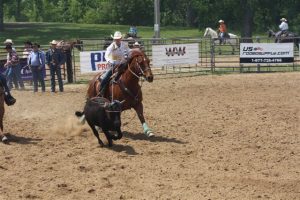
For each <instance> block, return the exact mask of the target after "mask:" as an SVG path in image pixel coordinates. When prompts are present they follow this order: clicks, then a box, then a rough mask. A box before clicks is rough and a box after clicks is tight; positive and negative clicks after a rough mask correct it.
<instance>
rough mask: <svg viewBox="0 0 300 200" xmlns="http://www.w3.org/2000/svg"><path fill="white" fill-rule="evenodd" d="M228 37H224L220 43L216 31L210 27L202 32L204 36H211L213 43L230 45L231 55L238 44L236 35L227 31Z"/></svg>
mask: <svg viewBox="0 0 300 200" xmlns="http://www.w3.org/2000/svg"><path fill="white" fill-rule="evenodd" d="M228 35H229V38H224V42H222V43H221V40H220V37H219V35H218V33H217V32H216V31H215V30H213V29H212V28H209V27H208V28H206V29H205V32H204V37H211V38H212V40H213V41H214V44H215V45H216V44H219V45H221V44H229V45H230V46H231V47H232V55H233V54H234V51H235V48H236V47H237V45H238V36H237V35H235V34H232V33H228ZM219 54H221V48H220V46H219Z"/></svg>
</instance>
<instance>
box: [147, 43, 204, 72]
mask: <svg viewBox="0 0 300 200" xmlns="http://www.w3.org/2000/svg"><path fill="white" fill-rule="evenodd" d="M198 45H199V44H197V43H192V44H171V45H153V46H152V60H153V67H161V66H164V65H184V64H198V63H199V46H198Z"/></svg>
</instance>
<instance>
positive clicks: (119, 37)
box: [110, 31, 122, 40]
mask: <svg viewBox="0 0 300 200" xmlns="http://www.w3.org/2000/svg"><path fill="white" fill-rule="evenodd" d="M110 36H111V37H112V38H113V39H114V40H117V39H121V38H122V33H121V32H120V31H116V32H115V34H114V35H113V36H112V35H110Z"/></svg>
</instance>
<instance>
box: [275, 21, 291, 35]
mask: <svg viewBox="0 0 300 200" xmlns="http://www.w3.org/2000/svg"><path fill="white" fill-rule="evenodd" d="M280 21H281V24H280V25H279V29H280V31H278V32H277V33H276V34H275V36H276V38H278V37H280V36H281V35H283V34H287V32H288V29H289V25H288V23H287V19H286V18H281V19H280Z"/></svg>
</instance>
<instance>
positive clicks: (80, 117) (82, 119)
mask: <svg viewBox="0 0 300 200" xmlns="http://www.w3.org/2000/svg"><path fill="white" fill-rule="evenodd" d="M75 115H76V116H77V117H78V118H79V121H80V123H81V124H84V123H85V115H84V112H80V111H76V112H75Z"/></svg>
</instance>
